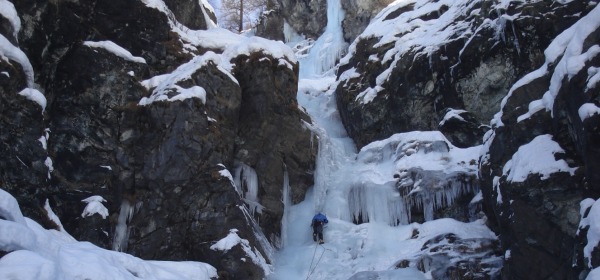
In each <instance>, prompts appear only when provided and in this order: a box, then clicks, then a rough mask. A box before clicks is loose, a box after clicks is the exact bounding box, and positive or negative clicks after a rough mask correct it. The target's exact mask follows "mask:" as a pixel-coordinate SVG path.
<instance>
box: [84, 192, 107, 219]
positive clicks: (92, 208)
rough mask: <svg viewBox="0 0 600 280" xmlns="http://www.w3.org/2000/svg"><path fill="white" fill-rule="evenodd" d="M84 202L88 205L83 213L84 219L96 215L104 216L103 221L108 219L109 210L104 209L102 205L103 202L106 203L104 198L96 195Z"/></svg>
mask: <svg viewBox="0 0 600 280" xmlns="http://www.w3.org/2000/svg"><path fill="white" fill-rule="evenodd" d="M82 201H83V202H85V203H87V205H86V206H85V209H83V213H81V217H82V218H85V217H88V216H92V215H94V214H98V215H100V216H102V219H106V217H108V209H106V207H104V205H103V204H102V202H106V199H104V198H103V197H102V196H99V195H94V196H90V197H88V198H86V199H84V200H82Z"/></svg>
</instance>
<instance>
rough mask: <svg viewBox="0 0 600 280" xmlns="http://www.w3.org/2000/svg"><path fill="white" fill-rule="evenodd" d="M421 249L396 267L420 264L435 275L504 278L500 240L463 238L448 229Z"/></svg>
mask: <svg viewBox="0 0 600 280" xmlns="http://www.w3.org/2000/svg"><path fill="white" fill-rule="evenodd" d="M418 234H419V233H418V232H416V233H415V236H414V237H413V238H417V237H418ZM421 252H422V253H421V254H420V255H419V256H417V257H415V258H414V259H410V260H401V261H399V262H398V263H397V264H396V267H397V268H405V267H417V268H418V269H419V270H421V271H423V272H431V276H432V277H433V279H457V280H458V279H473V280H475V279H481V280H484V279H500V268H501V267H502V253H501V251H500V250H499V244H498V242H497V241H496V240H492V239H485V238H470V239H462V238H460V237H458V236H456V235H455V234H453V233H448V234H443V235H439V236H436V237H434V238H432V239H430V240H428V241H427V242H425V244H424V245H423V248H421ZM456 256H460V257H456Z"/></svg>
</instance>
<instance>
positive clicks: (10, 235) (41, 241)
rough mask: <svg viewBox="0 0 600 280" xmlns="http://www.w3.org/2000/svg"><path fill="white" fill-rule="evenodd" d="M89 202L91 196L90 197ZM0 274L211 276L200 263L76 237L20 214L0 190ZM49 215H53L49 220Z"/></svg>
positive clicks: (23, 277) (204, 279)
mask: <svg viewBox="0 0 600 280" xmlns="http://www.w3.org/2000/svg"><path fill="white" fill-rule="evenodd" d="M94 201H95V200H94ZM0 216H1V217H2V219H0V251H4V252H6V253H7V254H6V255H4V256H3V257H2V258H1V259H0V279H20V280H40V279H48V280H50V279H90V280H100V279H131V280H133V279H148V280H150V279H153V280H154V279H165V280H166V279H200V280H208V279H212V278H215V277H217V271H216V269H215V268H214V267H212V266H211V265H208V264H205V263H201V262H191V261H190V262H170V261H145V260H142V259H139V258H136V257H134V256H131V255H128V254H125V253H120V252H115V251H109V250H106V249H102V248H99V247H97V246H95V245H93V244H91V243H89V242H78V241H76V240H75V239H73V238H72V237H71V236H70V235H69V234H68V233H66V232H64V231H56V230H47V229H44V228H43V227H42V226H40V225H39V224H38V223H36V222H35V221H33V220H31V219H28V218H24V217H23V216H22V214H21V211H20V209H19V205H18V203H17V202H16V200H15V198H14V197H13V196H12V195H10V194H9V193H7V192H6V191H4V190H2V189H0ZM53 220H54V219H53Z"/></svg>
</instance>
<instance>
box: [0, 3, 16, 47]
mask: <svg viewBox="0 0 600 280" xmlns="http://www.w3.org/2000/svg"><path fill="white" fill-rule="evenodd" d="M0 15H1V16H2V17H4V18H6V19H7V20H8V22H10V24H11V25H12V29H13V36H14V37H15V38H18V36H19V31H20V30H21V19H20V18H19V15H18V14H17V10H15V6H14V5H13V3H11V2H10V1H8V0H0Z"/></svg>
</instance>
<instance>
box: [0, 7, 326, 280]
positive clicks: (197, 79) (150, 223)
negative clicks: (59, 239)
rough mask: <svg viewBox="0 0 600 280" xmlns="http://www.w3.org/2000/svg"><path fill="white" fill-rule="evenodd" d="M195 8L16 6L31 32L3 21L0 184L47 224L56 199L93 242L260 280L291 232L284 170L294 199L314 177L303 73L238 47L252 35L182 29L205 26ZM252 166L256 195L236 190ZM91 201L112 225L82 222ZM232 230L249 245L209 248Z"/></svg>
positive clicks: (63, 214)
mask: <svg viewBox="0 0 600 280" xmlns="http://www.w3.org/2000/svg"><path fill="white" fill-rule="evenodd" d="M192 2H194V1H187V2H186V1H167V3H166V4H167V5H166V6H160V5H158V6H152V3H151V4H149V5H146V4H145V1H137V0H126V1H98V2H96V1H91V2H86V1H47V2H46V1H16V2H15V3H14V11H15V13H16V14H17V15H19V19H20V23H21V24H20V25H16V24H7V23H6V22H8V23H10V20H8V19H5V18H3V17H0V18H2V19H4V21H2V22H0V23H1V24H0V28H1V29H0V33H1V34H2V36H0V39H4V40H6V41H7V42H10V43H7V44H1V46H2V48H3V49H1V51H2V52H3V53H4V54H5V56H6V57H7V58H8V60H0V67H1V68H0V101H2V102H1V104H0V112H1V114H0V124H2V125H1V128H0V140H1V143H2V145H1V147H0V152H1V153H2V154H3V155H5V156H4V157H3V159H2V160H0V184H1V187H2V188H3V189H6V190H7V191H9V192H11V193H12V194H13V195H14V196H15V197H16V198H17V199H18V200H19V202H20V205H21V207H22V210H23V212H24V213H25V215H26V216H28V217H31V218H34V219H36V220H38V221H39V222H41V223H45V224H44V225H45V226H46V227H52V226H54V225H53V224H52V222H51V221H48V220H47V218H46V213H45V211H44V210H43V205H44V202H45V200H46V199H49V203H50V205H51V206H52V208H53V209H54V211H55V212H56V214H57V215H58V216H59V217H60V218H61V219H62V222H63V225H64V227H65V229H66V230H67V231H68V232H70V233H71V234H72V235H73V236H74V237H76V238H77V239H79V240H85V241H90V242H93V243H95V244H96V245H99V246H101V247H104V248H109V249H115V250H120V251H126V252H129V253H131V254H133V255H135V256H138V257H141V258H145V259H160V260H197V261H203V262H207V263H209V264H211V265H213V266H214V267H215V268H217V269H218V270H219V274H220V276H221V277H222V278H224V279H260V278H263V277H264V275H265V273H268V270H269V267H268V264H269V262H270V261H271V257H272V256H271V254H272V249H273V248H272V246H273V245H278V242H279V238H280V237H279V234H280V222H279V221H280V220H281V215H282V213H283V204H282V203H281V192H282V191H281V190H282V188H283V185H284V175H287V176H288V179H289V184H290V186H291V189H292V193H293V199H294V200H295V201H296V202H297V201H299V200H300V199H301V198H303V197H304V193H305V191H306V189H307V188H308V186H311V185H312V180H313V179H312V173H313V169H314V156H315V154H316V147H313V146H312V145H311V141H310V137H311V134H310V132H309V131H308V130H306V129H305V128H304V124H305V123H310V119H309V117H308V116H307V115H305V114H304V113H303V112H302V111H301V110H300V109H299V108H298V105H297V102H296V99H295V95H296V91H297V73H298V65H297V62H296V61H295V60H294V59H293V57H292V56H281V55H273V54H272V52H271V53H269V52H267V51H265V50H264V49H263V50H260V49H252V50H249V51H248V52H239V53H236V52H228V53H227V54H225V53H224V52H227V51H226V47H227V46H228V45H229V46H231V47H232V48H233V49H234V50H236V46H235V45H232V42H240V43H241V41H242V40H243V38H242V37H240V36H237V35H234V34H230V33H226V34H222V35H221V36H230V38H229V39H230V40H228V41H227V43H223V44H221V45H219V44H220V43H219V42H216V43H214V42H209V41H207V40H200V39H198V37H194V36H202V35H198V34H199V32H201V31H193V32H191V31H190V30H189V29H188V28H187V27H185V26H184V24H185V25H188V24H189V25H190V26H188V27H195V28H205V27H206V23H207V19H205V18H204V17H203V16H200V18H197V16H198V14H197V13H196V12H197V11H198V10H197V9H200V10H202V9H204V7H201V6H199V5H201V2H200V3H199V1H195V2H194V3H192ZM154 4H156V3H154ZM188 6H189V7H194V9H190V10H186V9H183V8H182V7H188ZM177 7H179V8H177ZM168 8H171V9H173V10H172V11H171V10H170V9H168ZM192 13H193V16H191V15H192ZM3 15H4V14H3ZM201 15H202V14H201ZM202 32H207V34H208V35H209V34H210V32H220V31H219V30H216V31H210V30H207V31H202ZM222 32H225V31H222ZM15 34H18V35H15ZM17 42H18V44H17ZM269 43H270V42H269ZM260 45H264V46H267V45H268V43H267V42H258V43H255V44H254V46H260ZM278 46H279V45H278ZM279 47H281V48H284V47H283V46H279ZM7 48H8V49H7ZM265 48H267V47H265ZM233 64H234V66H233V67H232V68H228V67H231V65H233ZM265 105H268V108H267V107H263V106H265ZM274 112H275V113H274ZM242 163H243V164H244V165H245V166H248V167H250V168H252V169H253V170H254V171H255V172H256V174H257V178H258V180H257V182H258V183H257V187H258V191H257V193H256V196H255V197H252V199H250V198H249V197H247V196H246V195H245V192H244V191H243V186H236V185H235V182H239V181H243V179H240V178H236V175H237V173H236V172H235V171H236V170H237V167H238V166H240V164H242ZM92 195H100V196H102V197H103V198H104V199H105V200H106V202H104V206H105V207H106V208H107V209H108V212H109V217H108V218H106V219H102V217H101V216H100V215H92V216H89V217H83V216H82V210H83V209H84V207H85V206H86V204H85V202H82V200H84V199H85V198H87V197H90V196H92ZM257 205H258V206H260V209H261V211H260V212H255V211H253V210H255V209H256V208H253V206H257ZM255 220H256V221H259V222H260V223H257V222H256V221H255ZM234 229H235V232H236V234H237V235H238V236H239V238H241V239H244V240H246V241H247V243H243V244H246V245H247V246H248V247H247V248H246V247H242V245H240V246H236V247H234V248H232V249H230V250H224V251H220V250H218V249H215V248H211V245H213V244H215V243H216V242H217V241H218V240H220V239H222V238H225V237H226V236H228V234H230V233H231V232H232V230H234ZM263 232H265V233H266V234H267V236H268V238H266V237H265V236H264V235H263ZM248 244H249V245H248ZM244 259H245V260H246V261H244Z"/></svg>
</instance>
